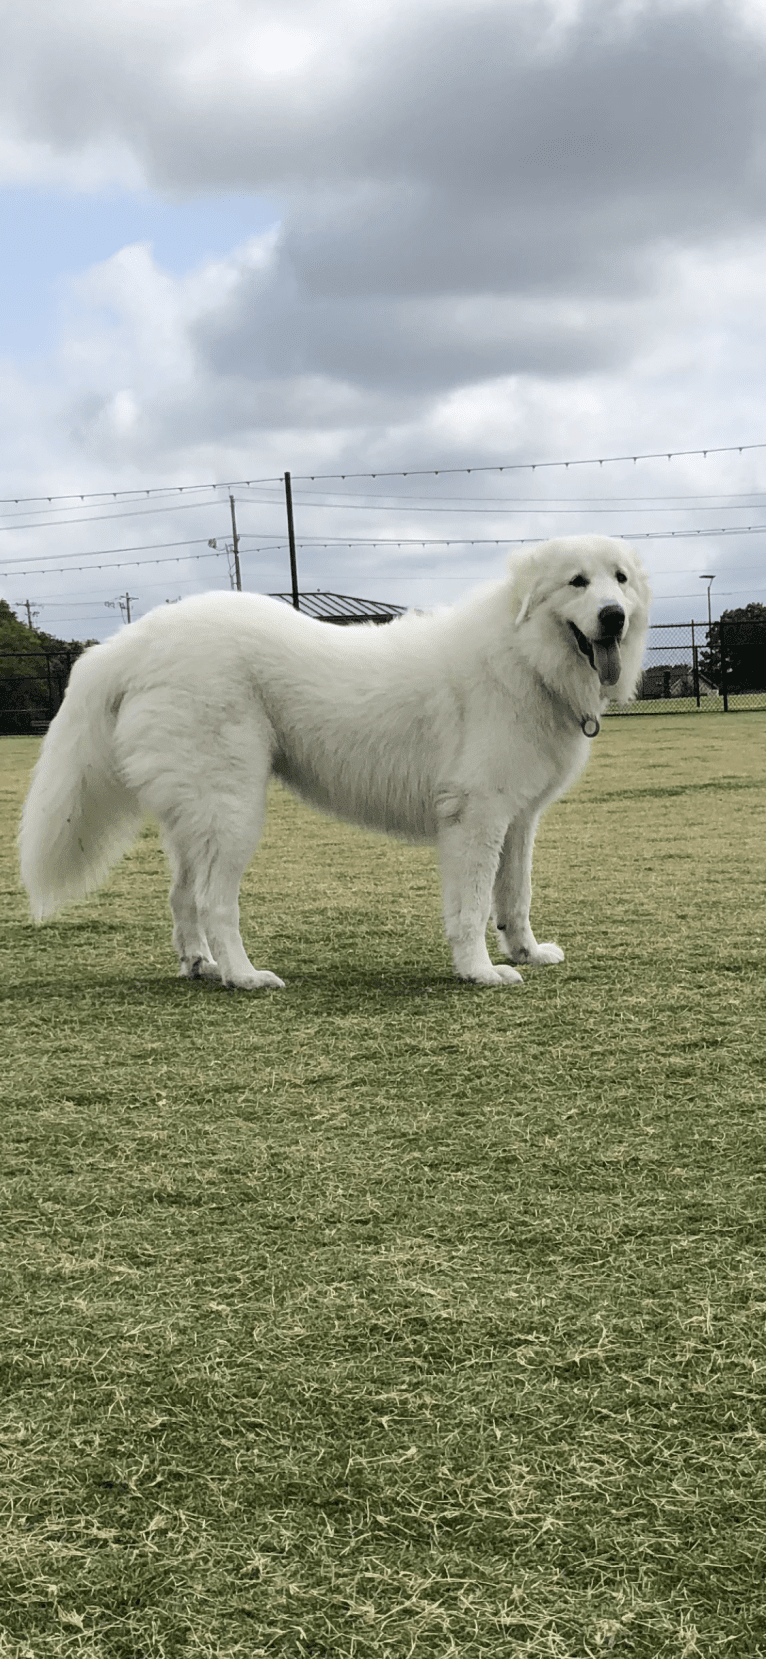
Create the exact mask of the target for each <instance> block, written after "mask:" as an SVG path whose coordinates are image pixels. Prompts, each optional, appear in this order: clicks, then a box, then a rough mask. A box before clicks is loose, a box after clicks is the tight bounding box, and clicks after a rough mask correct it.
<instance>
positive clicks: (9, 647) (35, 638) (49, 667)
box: [0, 599, 90, 733]
mask: <svg viewBox="0 0 766 1659" xmlns="http://www.w3.org/2000/svg"><path fill="white" fill-rule="evenodd" d="M89 643H90V642H89ZM84 650H85V644H84V643H83V642H82V641H81V640H62V639H56V638H55V637H54V635H53V634H46V633H43V632H42V630H41V629H38V628H28V627H27V625H26V623H25V622H20V621H19V618H18V617H17V616H16V614H15V612H14V611H12V610H11V607H10V605H9V604H8V601H7V600H6V599H0V732H4V733H9V732H11V733H12V732H24V731H31V730H35V729H39V727H40V726H44V725H45V723H46V722H47V721H48V720H49V719H50V718H51V716H52V715H53V714H55V712H56V709H57V708H58V706H59V704H60V702H61V699H62V697H63V695H64V691H65V688H66V683H67V680H68V679H69V674H70V670H71V667H72V663H73V662H74V661H75V659H76V658H77V657H79V656H80V654H81V652H83V651H84Z"/></svg>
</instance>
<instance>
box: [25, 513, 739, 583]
mask: <svg viewBox="0 0 766 1659" xmlns="http://www.w3.org/2000/svg"><path fill="white" fill-rule="evenodd" d="M609 533H610V534H611V535H613V536H615V537H617V538H618V539H619V540H620V541H627V542H634V541H692V540H699V539H700V538H701V537H705V536H751V535H763V534H765V533H766V524H742V525H738V524H737V525H725V524H724V525H718V526H716V527H715V528H710V529H707V528H703V529H687V530H633V531H625V530H613V531H611V532H609ZM202 539H203V538H201V537H199V538H197V539H196V540H195V541H193V542H192V541H189V542H155V543H153V544H152V545H154V546H156V547H194V546H198V545H199V542H200V541H201V540H202ZM546 540H547V537H545V536H470V537H469V536H455V537H448V536H376V537H357V538H354V539H353V540H345V539H343V538H341V537H334V536H331V537H329V538H327V539H326V540H322V538H321V537H319V536H312V537H305V538H304V539H303V541H299V542H296V547H299V548H301V549H303V550H306V551H314V552H317V551H319V550H320V549H322V550H323V551H329V550H331V549H333V548H347V549H351V548H353V547H535V546H538V545H539V544H540V543H541V542H543V541H546ZM286 546H287V538H286V537H279V538H276V539H274V540H273V541H270V542H269V543H268V545H260V546H258V547H251V548H248V549H247V551H248V553H280V552H283V551H284V549H285V547H286ZM107 551H108V552H117V551H119V550H118V549H117V548H113V549H112V548H110V549H107ZM126 551H127V549H126ZM87 556H88V555H85V554H79V555H78V554H76V553H74V554H71V555H70V557H71V558H78V557H79V558H84V557H87ZM42 557H43V558H44V557H45V555H44V554H43V555H42ZM90 557H92V558H99V557H100V555H99V554H97V553H96V554H91V555H90ZM218 557H220V555H219V554H218V553H217V552H216V551H213V552H209V553H186V554H178V555H177V556H176V557H175V558H174V557H172V556H171V557H170V558H167V559H117V560H113V561H111V562H107V563H103V562H102V563H101V564H80V565H75V564H67V565H42V566H40V565H35V566H33V567H32V568H30V567H28V566H27V567H25V568H24V569H19V568H18V567H17V566H16V565H11V566H7V567H6V568H4V569H3V570H0V576H14V577H16V576H49V575H56V576H65V575H67V574H69V573H70V572H72V571H94V570H121V569H123V568H127V567H128V566H129V567H130V568H131V569H132V568H134V567H136V566H138V565H161V564H182V563H186V562H189V561H192V560H198V559H209V558H218Z"/></svg>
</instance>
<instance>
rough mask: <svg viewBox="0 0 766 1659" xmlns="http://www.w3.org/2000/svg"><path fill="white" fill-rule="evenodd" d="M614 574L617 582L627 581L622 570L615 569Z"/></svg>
mask: <svg viewBox="0 0 766 1659" xmlns="http://www.w3.org/2000/svg"><path fill="white" fill-rule="evenodd" d="M614 574H615V576H616V577H617V580H618V582H627V580H628V578H627V576H626V575H625V572H624V570H616V571H615V573H614Z"/></svg>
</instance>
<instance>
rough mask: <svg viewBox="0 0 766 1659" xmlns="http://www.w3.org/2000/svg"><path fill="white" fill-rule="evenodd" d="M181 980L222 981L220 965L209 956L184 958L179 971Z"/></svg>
mask: <svg viewBox="0 0 766 1659" xmlns="http://www.w3.org/2000/svg"><path fill="white" fill-rule="evenodd" d="M178 975H179V978H180V979H220V977H221V975H220V973H219V970H218V965H217V963H215V962H214V961H213V959H212V957H207V956H184V957H182V959H181V966H180V967H179V969H178Z"/></svg>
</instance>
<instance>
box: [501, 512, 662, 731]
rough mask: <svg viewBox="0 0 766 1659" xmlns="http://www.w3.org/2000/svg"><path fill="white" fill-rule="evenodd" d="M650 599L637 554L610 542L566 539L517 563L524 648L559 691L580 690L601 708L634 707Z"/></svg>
mask: <svg viewBox="0 0 766 1659" xmlns="http://www.w3.org/2000/svg"><path fill="white" fill-rule="evenodd" d="M650 597H651V595H650V592H649V584H648V582H647V579H646V575H645V572H644V570H643V567H642V565H641V563H640V560H639V559H638V558H637V556H636V554H635V553H634V552H633V549H632V548H631V547H629V546H628V544H627V543H626V542H623V541H616V540H614V539H613V538H612V537H611V536H563V537H561V538H559V539H558V540H556V541H548V542H544V543H543V544H542V546H540V547H536V548H534V549H533V550H532V551H531V552H530V553H527V554H523V555H522V556H521V557H518V556H517V557H515V558H514V559H513V560H512V562H511V604H512V615H513V618H514V621H515V624H516V628H517V631H518V638H519V642H520V644H522V646H523V648H524V651H525V655H526V656H527V657H528V658H529V660H530V661H532V662H533V663H534V665H535V666H536V667H537V668H538V670H539V672H540V673H541V674H542V677H543V679H545V680H546V681H547V683H548V684H550V685H551V686H553V687H554V688H555V689H558V690H563V689H564V687H569V686H572V685H573V684H576V685H577V686H578V688H579V689H580V690H581V691H582V692H584V693H586V694H587V693H588V692H590V693H591V694H592V693H593V692H594V691H595V692H596V693H597V695H598V696H600V698H601V700H602V701H605V700H606V699H607V698H608V697H613V698H616V700H617V701H618V702H621V703H627V702H628V701H629V700H630V698H631V697H632V696H633V693H634V691H635V689H636V683H637V680H638V676H639V673H640V670H641V658H642V655H643V649H644V640H645V637H646V628H647V622H648V618H649V601H650ZM583 675H585V676H591V677H592V678H590V680H588V679H587V678H586V679H585V680H584V679H583Z"/></svg>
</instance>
